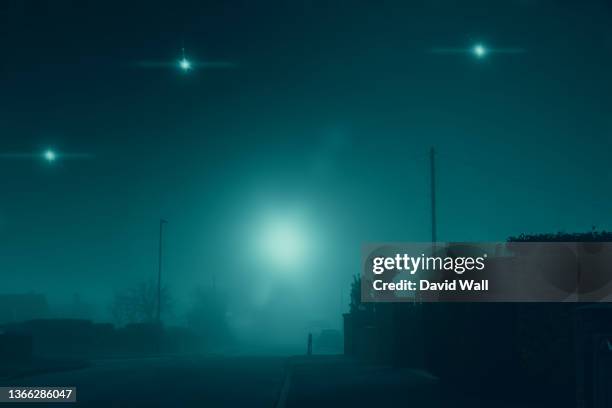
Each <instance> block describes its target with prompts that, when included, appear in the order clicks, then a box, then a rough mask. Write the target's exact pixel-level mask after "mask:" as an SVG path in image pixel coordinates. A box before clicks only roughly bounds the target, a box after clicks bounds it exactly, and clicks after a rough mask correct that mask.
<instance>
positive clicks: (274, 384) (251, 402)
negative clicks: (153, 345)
mask: <svg viewBox="0 0 612 408" xmlns="http://www.w3.org/2000/svg"><path fill="white" fill-rule="evenodd" d="M284 361H285V359H283V358H281V357H189V358H188V357H180V358H170V357H164V358H140V359H122V360H105V361H95V362H93V364H92V366H91V367H89V368H85V369H81V370H73V371H64V372H57V373H50V374H44V375H38V376H32V377H27V378H22V379H20V380H12V381H10V382H9V383H6V382H5V383H3V384H2V385H7V386H8V385H15V386H76V387H77V399H78V401H77V403H76V404H55V405H54V406H62V407H71V406H74V407H81V406H82V407H117V408H118V407H215V408H217V407H218V408H224V407H253V408H257V407H265V408H272V407H274V406H275V404H276V400H277V397H278V392H279V389H280V386H281V384H282V380H283V371H284ZM10 405H14V406H19V407H24V406H27V405H30V404H24V403H20V404H10ZM45 405H46V404H40V403H39V404H31V406H36V407H39V408H40V407H42V406H45ZM2 406H3V407H4V406H9V404H2Z"/></svg>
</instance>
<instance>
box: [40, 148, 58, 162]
mask: <svg viewBox="0 0 612 408" xmlns="http://www.w3.org/2000/svg"><path fill="white" fill-rule="evenodd" d="M43 156H44V158H45V160H46V161H48V162H53V161H55V159H57V155H56V154H55V152H54V151H53V150H46V151H45V153H44V154H43Z"/></svg>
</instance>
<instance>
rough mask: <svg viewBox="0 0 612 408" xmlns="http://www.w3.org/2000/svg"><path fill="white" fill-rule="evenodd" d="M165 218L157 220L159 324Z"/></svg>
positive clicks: (159, 318) (158, 316)
mask: <svg viewBox="0 0 612 408" xmlns="http://www.w3.org/2000/svg"><path fill="white" fill-rule="evenodd" d="M167 222H168V221H166V220H163V219H161V220H159V259H158V266H159V268H158V270H157V323H158V324H161V274H162V242H163V241H162V238H163V232H164V224H165V223H167Z"/></svg>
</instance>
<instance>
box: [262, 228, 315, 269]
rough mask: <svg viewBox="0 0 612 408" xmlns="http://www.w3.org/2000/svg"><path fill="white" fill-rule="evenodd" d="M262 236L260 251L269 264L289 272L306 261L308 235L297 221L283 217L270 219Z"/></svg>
mask: <svg viewBox="0 0 612 408" xmlns="http://www.w3.org/2000/svg"><path fill="white" fill-rule="evenodd" d="M260 234H261V236H260V237H259V238H258V241H259V250H260V251H261V255H262V256H263V257H265V258H266V259H267V261H268V262H270V263H272V264H274V265H275V266H277V267H279V268H282V269H283V270H287V269H289V268H293V267H296V266H299V265H300V264H301V263H302V262H303V261H304V257H305V255H306V251H307V240H306V236H305V235H306V234H305V231H304V230H303V228H302V227H301V225H300V224H299V223H298V222H297V221H296V220H293V219H291V218H282V217H281V218H276V219H270V220H268V221H267V222H266V223H265V224H264V225H263V226H262V230H261V232H260Z"/></svg>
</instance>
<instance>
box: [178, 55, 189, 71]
mask: <svg viewBox="0 0 612 408" xmlns="http://www.w3.org/2000/svg"><path fill="white" fill-rule="evenodd" d="M179 68H181V69H182V70H183V71H189V70H190V69H191V62H189V60H188V59H187V58H185V57H183V58H182V59H181V60H180V61H179Z"/></svg>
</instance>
